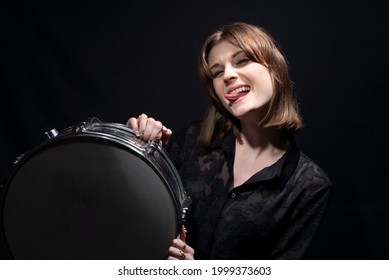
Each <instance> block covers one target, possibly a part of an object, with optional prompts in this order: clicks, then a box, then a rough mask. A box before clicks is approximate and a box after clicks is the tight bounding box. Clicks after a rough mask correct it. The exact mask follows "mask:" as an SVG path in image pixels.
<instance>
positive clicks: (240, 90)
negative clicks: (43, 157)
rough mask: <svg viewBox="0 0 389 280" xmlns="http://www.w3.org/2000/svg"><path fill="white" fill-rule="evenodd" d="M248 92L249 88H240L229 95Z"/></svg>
mask: <svg viewBox="0 0 389 280" xmlns="http://www.w3.org/2000/svg"><path fill="white" fill-rule="evenodd" d="M249 90H250V87H240V88H237V89H234V90H233V91H231V92H230V94H238V93H240V92H242V91H249Z"/></svg>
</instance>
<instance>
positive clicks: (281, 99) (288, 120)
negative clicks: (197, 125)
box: [198, 22, 303, 146]
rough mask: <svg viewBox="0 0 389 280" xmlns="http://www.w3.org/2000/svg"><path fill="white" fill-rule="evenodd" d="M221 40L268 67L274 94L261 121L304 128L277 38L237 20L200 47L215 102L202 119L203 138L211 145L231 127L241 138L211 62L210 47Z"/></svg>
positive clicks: (289, 128) (266, 124) (292, 128)
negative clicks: (217, 87)
mask: <svg viewBox="0 0 389 280" xmlns="http://www.w3.org/2000/svg"><path fill="white" fill-rule="evenodd" d="M221 41H228V42H229V43H231V44H233V45H234V46H236V47H238V48H240V49H242V50H243V51H244V52H245V54H246V55H247V57H248V58H249V59H250V60H252V61H254V62H258V63H261V64H262V65H264V66H265V67H267V68H268V70H269V73H270V76H271V79H272V82H273V87H274V94H273V97H272V99H271V101H270V104H269V109H268V111H267V114H266V115H265V117H264V118H263V119H262V121H261V122H260V124H261V125H263V126H264V127H276V128H278V129H280V130H281V131H282V132H283V133H286V134H291V133H297V132H299V131H300V130H301V129H302V128H303V122H302V118H301V116H300V113H299V108H298V105H297V103H296V100H295V98H294V95H293V85H292V81H291V80H290V78H289V72H288V65H287V62H286V61H285V58H284V56H283V55H282V53H281V51H280V48H279V47H278V45H277V43H276V41H275V40H274V39H273V38H272V37H271V35H270V34H269V33H268V32H267V31H266V30H264V29H263V28H261V27H258V26H254V25H251V24H247V23H243V22H235V23H232V24H229V25H226V26H224V27H222V28H221V29H219V30H218V31H216V32H215V33H213V34H212V35H211V36H209V37H208V38H207V39H206V41H205V42H204V44H203V46H202V49H201V53H200V57H199V63H198V68H199V74H200V78H201V80H202V82H203V83H204V84H205V86H206V88H207V89H208V92H209V94H210V96H211V98H212V106H211V107H210V108H209V110H208V112H207V113H206V115H205V118H204V120H203V123H202V127H201V134H200V142H201V143H202V144H204V145H205V146H209V145H210V144H211V141H212V139H214V138H215V137H223V136H224V135H226V134H227V133H229V132H230V131H231V130H232V131H233V134H234V136H235V137H236V138H237V139H240V137H239V130H240V123H239V120H238V119H236V118H235V117H234V116H233V115H231V114H230V113H229V112H228V111H227V110H226V109H225V108H224V107H223V105H222V104H221V102H220V100H219V99H218V97H217V95H216V92H215V89H214V87H213V78H212V74H211V72H210V70H209V65H208V56H209V53H210V51H211V49H212V48H213V47H214V46H215V45H217V44H218V43H220V42H221ZM216 133H217V134H216Z"/></svg>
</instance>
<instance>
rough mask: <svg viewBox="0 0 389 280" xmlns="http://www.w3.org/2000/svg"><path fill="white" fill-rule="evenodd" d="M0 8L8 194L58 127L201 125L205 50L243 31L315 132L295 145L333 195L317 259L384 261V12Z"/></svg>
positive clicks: (365, 7)
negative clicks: (25, 157)
mask: <svg viewBox="0 0 389 280" xmlns="http://www.w3.org/2000/svg"><path fill="white" fill-rule="evenodd" d="M0 3H1V4H0V36H1V37H0V38H1V47H0V70H1V75H0V79H1V80H0V81H1V83H0V90H1V93H0V96H1V97H0V98H1V99H0V114H1V115H0V123H1V142H0V158H1V163H0V164H1V165H0V180H2V181H3V183H6V180H7V179H6V178H7V176H8V174H9V170H10V168H11V164H12V162H13V160H14V159H15V158H16V157H17V156H18V155H20V154H21V153H24V152H26V151H28V150H30V149H32V148H34V147H35V146H37V145H38V144H40V143H42V142H43V133H44V132H45V131H48V130H50V129H52V128H54V127H55V128H57V129H58V130H61V129H63V128H66V127H68V126H72V125H75V124H78V123H79V122H81V121H85V120H86V119H87V118H88V117H91V116H95V117H98V118H99V119H101V120H102V121H106V122H120V123H124V122H126V120H127V119H128V117H130V116H137V115H139V114H140V113H142V112H144V113H147V114H149V115H151V116H154V117H155V118H157V119H159V120H161V121H162V122H163V123H164V124H166V125H167V126H168V127H170V128H172V129H173V131H174V130H176V129H178V128H179V127H180V126H182V125H183V124H186V123H187V122H188V121H189V120H191V119H198V118H201V117H202V115H203V114H204V112H205V109H206V108H207V106H208V104H209V103H208V102H209V100H208V97H207V94H206V92H205V90H204V88H203V86H202V85H201V83H200V81H199V79H198V74H197V57H198V54H199V50H200V47H201V44H202V43H203V41H204V39H205V38H206V36H208V35H209V34H210V33H212V32H214V31H215V30H216V29H217V28H218V27H220V26H222V25H223V24H226V23H230V22H233V21H245V22H249V23H253V24H256V25H260V26H263V27H265V28H266V29H268V30H269V31H270V32H271V33H272V34H273V35H274V37H275V38H276V39H277V40H278V41H279V43H280V45H281V47H282V50H283V52H284V53H285V55H286V58H287V60H288V62H289V65H290V71H291V76H292V79H293V81H294V83H295V91H296V94H297V98H298V101H299V103H300V105H301V109H302V113H303V116H304V119H305V123H306V128H305V130H304V133H303V135H301V136H299V138H298V142H299V144H300V147H301V148H302V150H303V151H305V153H306V154H308V155H309V156H310V157H312V158H313V159H314V160H315V161H316V162H317V163H319V164H320V165H321V166H322V167H323V168H324V169H325V170H326V171H327V173H328V175H329V176H330V177H331V179H332V181H333V184H334V189H333V195H332V200H331V203H330V207H329V211H328V213H327V216H326V218H325V220H324V223H323V224H322V227H321V228H320V231H319V233H318V236H317V239H316V241H315V243H314V245H313V247H312V250H311V252H310V253H309V255H308V258H311V259H388V257H389V253H388V249H389V241H388V233H389V230H388V229H389V218H388V216H389V190H388V187H389V185H388V183H387V180H386V175H387V173H386V172H388V171H387V166H388V164H387V157H388V152H387V149H388V148H387V136H386V135H387V133H386V130H387V127H388V125H387V120H388V108H387V104H388V101H389V97H388V94H389V92H388V89H387V84H388V78H387V74H388V71H387V63H388V54H387V53H388V28H389V24H388V19H387V17H388V15H389V9H388V6H389V5H388V4H387V3H388V2H387V1H385V0H382V1H380V0H372V1H338V0H336V1H335V0H329V1H324V0H322V1H308V0H303V1H287V0H272V1H259V0H256V1H249V0H239V1H236V0H235V1H232V0H224V1H218V0H215V1H209V0H208V1H99V0H97V1H65V0H60V1H32V0H28V1H17V0H15V1H12V0H9V1H8V0H1V2H0ZM0 255H1V254H0Z"/></svg>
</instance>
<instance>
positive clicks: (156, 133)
mask: <svg viewBox="0 0 389 280" xmlns="http://www.w3.org/2000/svg"><path fill="white" fill-rule="evenodd" d="M162 133H163V125H162V123H161V122H160V121H155V123H154V126H153V129H152V131H151V135H150V140H159V139H161V137H162Z"/></svg>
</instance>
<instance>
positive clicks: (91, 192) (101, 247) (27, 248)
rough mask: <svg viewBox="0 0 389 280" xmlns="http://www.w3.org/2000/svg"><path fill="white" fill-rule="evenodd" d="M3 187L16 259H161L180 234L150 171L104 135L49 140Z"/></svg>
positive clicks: (168, 199) (6, 229) (171, 206)
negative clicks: (49, 142) (104, 137)
mask: <svg viewBox="0 0 389 280" xmlns="http://www.w3.org/2000/svg"><path fill="white" fill-rule="evenodd" d="M5 191H6V193H5V199H4V202H3V209H2V210H3V216H2V226H3V227H2V228H3V234H4V237H5V241H6V245H7V247H8V249H9V252H10V254H11V255H12V258H14V259H165V258H166V255H167V250H168V247H169V245H170V243H171V241H172V240H173V238H175V236H176V235H177V231H178V230H177V229H178V224H177V223H178V222H177V210H176V208H177V205H176V204H175V203H176V202H175V200H174V199H173V197H172V194H171V193H170V192H169V191H168V188H167V186H166V182H164V181H163V180H162V179H161V177H160V175H159V174H158V173H157V172H156V171H155V168H153V166H151V165H150V163H148V162H147V161H145V160H144V158H142V156H140V155H139V154H137V153H134V152H132V151H131V150H130V149H129V148H128V147H124V146H121V145H117V144H116V143H112V142H110V141H108V140H105V139H103V138H101V139H100V138H96V137H75V138H72V139H67V140H66V141H56V142H53V143H52V144H47V145H46V146H44V147H43V148H41V149H40V150H38V151H36V152H34V153H33V154H32V155H30V156H29V157H28V158H27V159H26V160H24V161H23V162H22V164H21V165H20V166H19V167H18V168H17V172H15V173H14V175H13V177H12V178H11V180H10V181H9V182H8V184H7V186H6V189H5Z"/></svg>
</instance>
